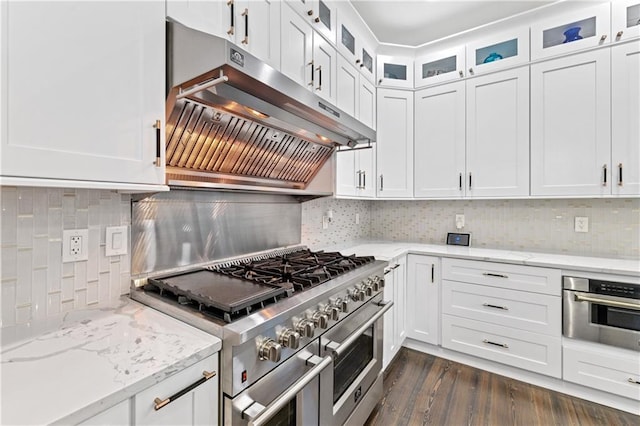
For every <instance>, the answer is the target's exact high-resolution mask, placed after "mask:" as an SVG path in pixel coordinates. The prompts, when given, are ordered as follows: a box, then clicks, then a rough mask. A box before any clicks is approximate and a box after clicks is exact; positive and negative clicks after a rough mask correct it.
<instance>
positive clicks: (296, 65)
mask: <svg viewBox="0 0 640 426" xmlns="http://www.w3.org/2000/svg"><path fill="white" fill-rule="evenodd" d="M336 59H337V58H336V51H335V49H334V48H333V47H332V46H331V45H330V44H329V43H328V42H327V41H326V40H324V39H323V38H322V37H320V36H318V35H317V34H314V31H313V29H312V28H311V25H310V24H308V23H307V22H306V20H305V19H304V18H302V17H301V16H300V15H298V14H297V13H295V11H294V10H293V9H291V8H290V7H287V6H286V5H283V6H282V28H281V66H280V70H281V71H282V73H283V74H285V75H286V76H287V77H289V78H291V79H292V80H294V81H295V82H296V83H298V84H300V85H301V86H304V87H307V88H309V90H313V92H314V93H316V94H317V95H319V96H322V97H323V98H325V99H327V100H328V101H330V102H331V103H335V96H336V82H335V74H336Z"/></svg>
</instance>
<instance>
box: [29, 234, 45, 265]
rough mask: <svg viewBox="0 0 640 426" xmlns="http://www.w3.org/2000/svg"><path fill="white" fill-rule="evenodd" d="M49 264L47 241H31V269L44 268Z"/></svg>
mask: <svg viewBox="0 0 640 426" xmlns="http://www.w3.org/2000/svg"><path fill="white" fill-rule="evenodd" d="M48 264H49V239H48V238H47V237H46V236H44V237H36V238H34V239H33V268H34V269H35V268H46V267H47V265H48Z"/></svg>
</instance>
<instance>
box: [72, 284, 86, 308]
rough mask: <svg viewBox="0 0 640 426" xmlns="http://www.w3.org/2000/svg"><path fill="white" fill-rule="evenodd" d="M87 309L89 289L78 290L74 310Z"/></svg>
mask: <svg viewBox="0 0 640 426" xmlns="http://www.w3.org/2000/svg"><path fill="white" fill-rule="evenodd" d="M86 307H87V289H86V288H84V289H82V290H76V296H75V298H74V304H73V308H74V309H76V310H78V309H85V308H86Z"/></svg>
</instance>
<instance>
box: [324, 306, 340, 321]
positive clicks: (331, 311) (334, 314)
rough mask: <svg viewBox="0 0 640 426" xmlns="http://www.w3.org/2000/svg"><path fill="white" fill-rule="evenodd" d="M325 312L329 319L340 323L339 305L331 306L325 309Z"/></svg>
mask: <svg viewBox="0 0 640 426" xmlns="http://www.w3.org/2000/svg"><path fill="white" fill-rule="evenodd" d="M323 311H324V313H325V314H327V316H328V317H329V318H331V319H332V320H334V321H338V320H339V319H340V308H339V307H338V305H335V304H329V305H327V306H325V307H324V309H323Z"/></svg>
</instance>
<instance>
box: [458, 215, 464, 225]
mask: <svg viewBox="0 0 640 426" xmlns="http://www.w3.org/2000/svg"><path fill="white" fill-rule="evenodd" d="M462 228H464V215H463V214H457V215H456V229H462Z"/></svg>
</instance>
